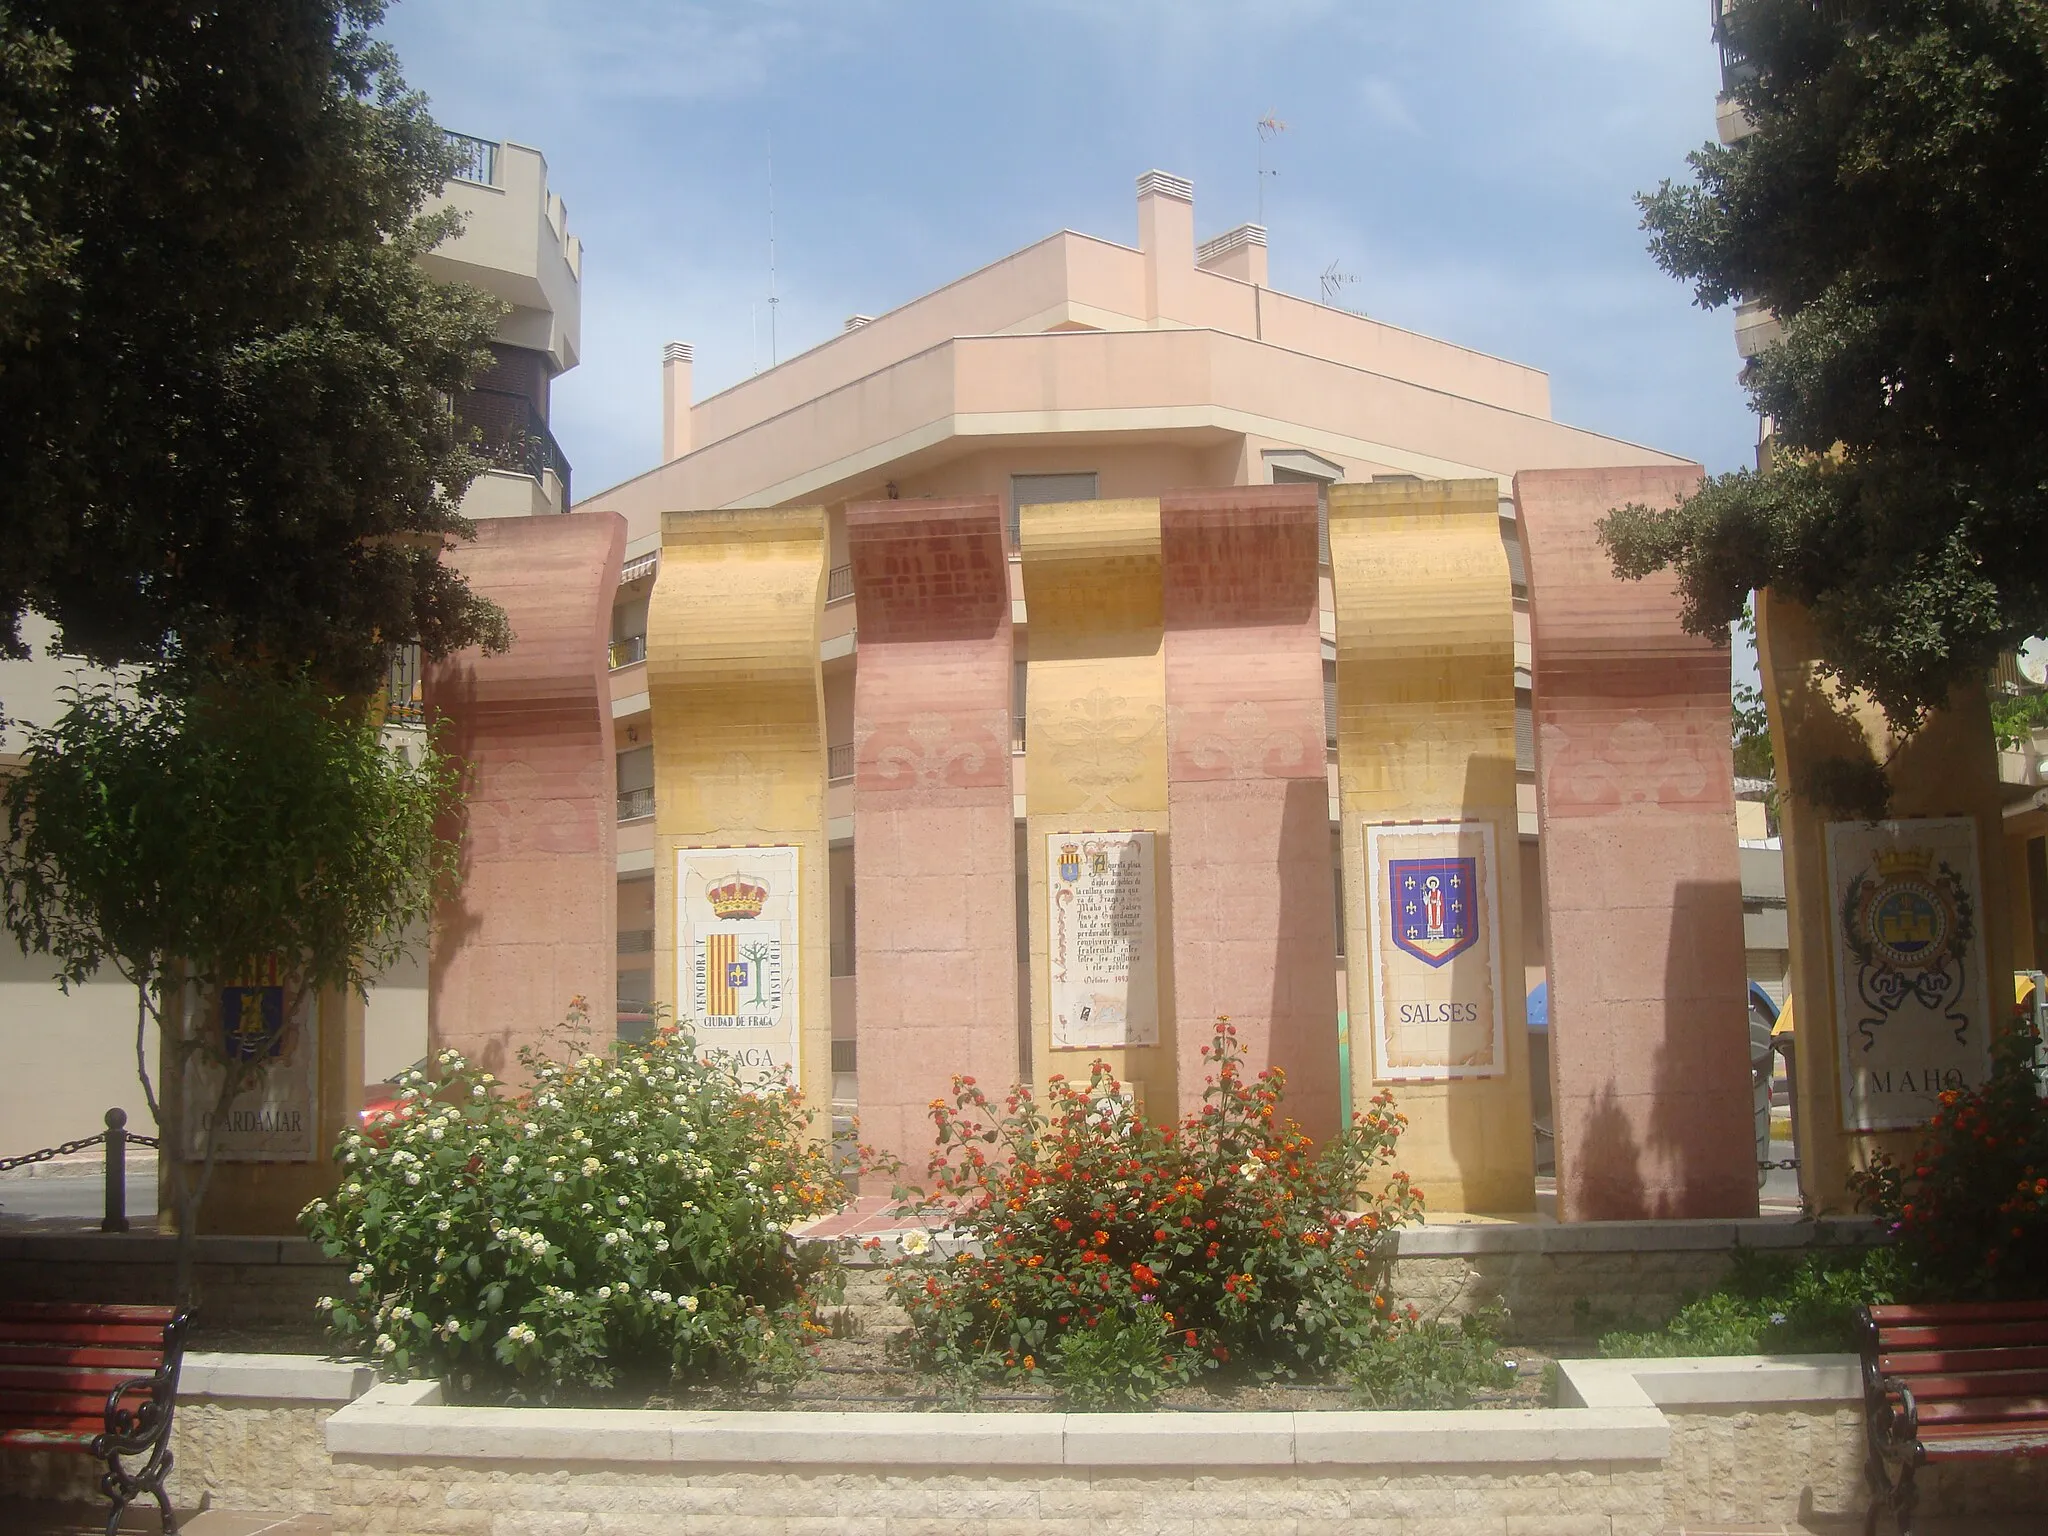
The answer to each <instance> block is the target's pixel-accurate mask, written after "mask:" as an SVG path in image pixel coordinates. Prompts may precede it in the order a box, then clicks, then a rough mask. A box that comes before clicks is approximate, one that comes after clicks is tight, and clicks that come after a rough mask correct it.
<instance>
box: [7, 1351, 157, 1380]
mask: <svg viewBox="0 0 2048 1536" xmlns="http://www.w3.org/2000/svg"><path fill="white" fill-rule="evenodd" d="M163 1358H164V1351H163V1345H162V1344H158V1345H157V1346H156V1347H155V1348H154V1349H145V1348H143V1347H142V1346H141V1345H139V1344H0V1367H4V1366H9V1365H94V1366H100V1367H103V1368H104V1369H106V1370H110V1371H133V1372H135V1373H136V1374H138V1375H147V1374H149V1373H150V1372H151V1371H154V1370H155V1369H156V1368H157V1367H158V1366H159V1365H161V1364H163Z"/></svg>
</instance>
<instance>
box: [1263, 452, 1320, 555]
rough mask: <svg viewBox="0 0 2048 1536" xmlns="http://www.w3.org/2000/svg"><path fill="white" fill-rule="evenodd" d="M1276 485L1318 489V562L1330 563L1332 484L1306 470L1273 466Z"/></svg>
mask: <svg viewBox="0 0 2048 1536" xmlns="http://www.w3.org/2000/svg"><path fill="white" fill-rule="evenodd" d="M1272 468H1273V483H1274V484H1275V485H1312V486H1314V487H1315V488H1316V560H1317V561H1318V562H1319V563H1320V564H1323V565H1328V564H1329V563H1330V482H1329V481H1328V480H1326V479H1324V478H1323V477H1322V476H1321V475H1314V474H1310V473H1308V472H1307V471H1306V470H1300V469H1287V468H1284V467H1282V466H1281V465H1278V464H1275V465H1273V467H1272Z"/></svg>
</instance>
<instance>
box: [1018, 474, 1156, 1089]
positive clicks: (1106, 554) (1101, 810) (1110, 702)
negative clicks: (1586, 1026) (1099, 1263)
mask: <svg viewBox="0 0 2048 1536" xmlns="http://www.w3.org/2000/svg"><path fill="white" fill-rule="evenodd" d="M1020 511H1021V523H1022V534H1021V547H1022V552H1023V576H1024V598H1025V602H1026V604H1027V605H1028V607H1029V611H1030V614H1031V656H1030V661H1029V664H1028V671H1027V673H1026V681H1025V686H1026V691H1027V702H1028V711H1029V713H1028V719H1029V729H1028V731H1027V733H1026V738H1025V742H1026V745H1025V758H1024V771H1025V787H1026V793H1027V797H1028V800H1027V804H1028V815H1027V818H1026V828H1025V853H1026V857H1027V859H1028V861H1029V868H1030V920H1031V1040H1032V1046H1031V1069H1032V1077H1033V1079H1034V1081H1035V1082H1036V1083H1037V1084H1038V1086H1039V1088H1040V1090H1041V1091H1043V1089H1044V1086H1045V1083H1046V1081H1047V1079H1048V1078H1049V1077H1051V1076H1052V1075H1053V1074H1055V1073H1063V1074H1065V1075H1066V1076H1068V1077H1070V1078H1081V1079H1084V1080H1085V1078H1086V1076H1087V1073H1088V1068H1089V1065H1090V1063H1091V1062H1094V1061H1097V1060H1101V1061H1106V1062H1108V1063H1109V1064H1110V1066H1111V1067H1112V1068H1113V1069H1114V1070H1115V1072H1116V1073H1117V1075H1118V1077H1119V1078H1120V1079H1122V1080H1123V1081H1124V1082H1126V1083H1128V1084H1130V1085H1131V1089H1132V1093H1133V1097H1134V1099H1135V1101H1136V1103H1137V1104H1138V1106H1139V1108H1140V1110H1141V1111H1142V1112H1143V1113H1146V1114H1148V1115H1150V1116H1151V1117H1152V1118H1153V1119H1165V1120H1170V1119H1172V1118H1174V1114H1175V1097H1174V1095H1175V1082H1174V1037H1173V1017H1174V1015H1173V975H1172V964H1171V960H1170V956H1171V953H1172V943H1171V935H1172V932H1173V925H1172V916H1171V904H1170V902H1169V899H1168V895H1169V893H1168V888H1167V880H1166V871H1167V842H1166V831H1167V822H1166V660H1165V625H1164V589H1163V587H1162V582H1161V577H1162V572H1161V568H1160V554H1159V503H1158V502H1157V501H1088V502H1076V503H1072V504H1069V505H1057V506H1035V507H1024V508H1021V509H1020Z"/></svg>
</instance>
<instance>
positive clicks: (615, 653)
mask: <svg viewBox="0 0 2048 1536" xmlns="http://www.w3.org/2000/svg"><path fill="white" fill-rule="evenodd" d="M646 659H647V637H646V636H645V635H628V636H626V638H625V639H623V640H614V641H613V642H612V645H611V669H612V670H613V671H614V672H616V671H618V670H619V669H620V668H621V667H631V666H637V665H639V663H641V662H643V661H645V660H646Z"/></svg>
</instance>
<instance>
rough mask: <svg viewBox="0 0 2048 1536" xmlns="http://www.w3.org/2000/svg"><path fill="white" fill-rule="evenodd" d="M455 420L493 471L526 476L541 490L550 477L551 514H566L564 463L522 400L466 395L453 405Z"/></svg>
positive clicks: (501, 394) (487, 392)
mask: <svg viewBox="0 0 2048 1536" xmlns="http://www.w3.org/2000/svg"><path fill="white" fill-rule="evenodd" d="M455 419H456V422H457V423H458V425H459V426H460V427H462V428H463V429H464V430H465V435H466V436H467V437H468V439H469V445H470V447H471V448H473V449H474V450H475V451H476V453H477V454H478V455H479V456H480V457H481V458H482V459H483V460H484V462H485V463H487V464H489V465H490V466H491V467H492V468H493V469H502V470H506V471H508V472H510V473H512V474H515V475H528V476H531V477H532V479H533V481H534V483H535V484H536V485H539V486H540V487H541V488H542V489H543V490H546V489H547V488H548V487H547V477H548V476H549V475H553V476H554V477H555V479H556V481H557V482H558V483H559V484H560V487H561V494H560V496H559V497H556V496H550V497H549V498H548V499H549V501H550V502H551V503H553V504H554V505H555V507H556V510H558V511H562V512H566V511H568V510H569V506H570V502H571V499H572V498H571V496H570V494H569V460H568V458H567V457H566V456H565V455H564V454H563V453H562V445H561V444H560V443H558V442H556V441H555V435H554V433H552V432H550V431H549V430H548V424H547V423H546V422H545V421H543V420H541V414H540V411H539V410H538V409H536V408H535V406H534V403H533V402H532V401H531V400H529V399H527V398H526V396H524V395H515V394H513V393H512V392H511V391H509V390H502V389H471V390H466V391H464V392H463V394H462V395H461V396H460V398H458V399H457V401H456V403H455Z"/></svg>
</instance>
